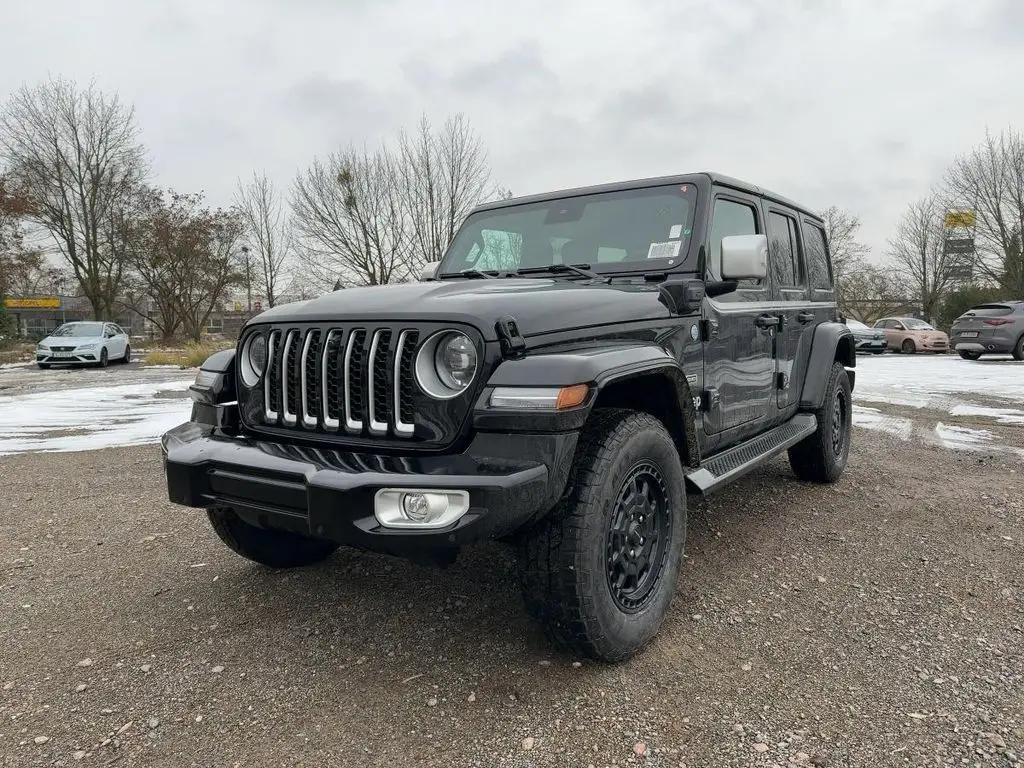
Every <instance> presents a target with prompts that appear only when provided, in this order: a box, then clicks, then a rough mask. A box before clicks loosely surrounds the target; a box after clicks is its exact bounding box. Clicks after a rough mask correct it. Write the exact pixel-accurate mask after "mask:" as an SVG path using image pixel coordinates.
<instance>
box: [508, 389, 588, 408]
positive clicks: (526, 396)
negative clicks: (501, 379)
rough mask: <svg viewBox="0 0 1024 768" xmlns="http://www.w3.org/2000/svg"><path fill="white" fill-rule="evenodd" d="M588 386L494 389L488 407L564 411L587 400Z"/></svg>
mask: <svg viewBox="0 0 1024 768" xmlns="http://www.w3.org/2000/svg"><path fill="white" fill-rule="evenodd" d="M589 393H590V385H589V384H572V385H570V386H568V387H495V388H494V391H493V392H491V396H490V399H489V400H488V405H490V407H491V408H496V409H507V410H519V411H564V410H566V409H569V408H576V407H578V406H580V405H583V403H585V402H586V400H587V395H588V394H589Z"/></svg>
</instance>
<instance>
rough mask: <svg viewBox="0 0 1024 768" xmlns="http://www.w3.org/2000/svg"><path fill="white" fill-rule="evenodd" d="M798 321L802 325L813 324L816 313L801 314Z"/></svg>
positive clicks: (797, 317)
mask: <svg viewBox="0 0 1024 768" xmlns="http://www.w3.org/2000/svg"><path fill="white" fill-rule="evenodd" d="M796 319H797V320H799V321H800V322H801V323H804V324H807V323H809V322H811V321H812V320H813V319H814V313H813V312H801V313H800V314H798V315H797V316H796Z"/></svg>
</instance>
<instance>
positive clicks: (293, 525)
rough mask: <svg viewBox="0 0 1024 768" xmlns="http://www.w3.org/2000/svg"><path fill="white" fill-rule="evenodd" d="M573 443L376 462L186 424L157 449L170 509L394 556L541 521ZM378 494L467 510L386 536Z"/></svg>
mask: <svg viewBox="0 0 1024 768" xmlns="http://www.w3.org/2000/svg"><path fill="white" fill-rule="evenodd" d="M576 438H577V435H576V433H562V434H511V435H510V434H497V433H480V434H478V435H477V436H476V438H475V439H474V440H473V442H472V443H471V444H470V445H469V447H468V448H467V449H466V451H465V452H463V453H459V454H451V455H425V456H415V457H410V456H383V455H377V454H364V453H349V452H345V451H337V450H326V449H323V448H311V447H306V446H301V445H295V444H289V443H280V442H269V441H266V440H261V439H255V438H251V437H240V436H237V437H232V436H230V435H227V434H225V433H224V432H222V431H221V430H219V429H216V428H214V427H212V426H210V425H207V424H203V423H198V422H189V423H187V424H182V425H180V426H178V427H175V428H174V429H172V430H171V431H169V432H167V433H166V434H165V435H164V436H163V439H162V450H163V454H164V466H165V471H166V475H167V489H168V494H169V496H170V500H171V501H172V502H174V503H176V504H181V505H184V506H188V507H215V506H227V507H232V508H233V509H234V510H235V511H236V512H237V513H238V514H239V515H240V516H241V517H242V518H243V519H245V520H247V521H248V522H251V523H254V524H256V525H260V526H263V527H267V528H279V529H282V530H290V531H294V532H297V533H302V534H305V535H309V536H314V537H316V538H321V539H328V540H331V541H336V542H339V543H341V544H347V545H351V546H355V547H360V548H363V549H368V550H372V551H377V552H384V553H388V554H394V555H399V556H414V555H417V554H425V553H427V552H429V551H431V550H434V551H437V550H451V549H457V548H458V547H460V546H462V545H464V544H468V543H470V542H473V541H477V540H481V539H489V538H497V537H501V536H505V535H508V534H511V533H513V532H515V531H516V530H517V529H519V528H521V527H523V526H524V525H526V524H528V523H530V522H531V521H532V520H534V519H536V518H537V517H539V516H541V515H543V514H544V513H545V512H547V511H548V510H550V509H551V507H553V506H554V505H555V503H557V501H558V500H559V498H560V497H561V495H562V492H563V490H564V488H565V485H566V480H567V477H568V472H569V467H570V465H571V462H572V456H573V452H574V451H575V448H576ZM382 488H415V489H447V490H452V489H458V490H464V491H467V492H468V493H469V499H470V508H469V511H468V512H467V513H466V514H465V515H463V516H462V517H461V518H460V519H459V520H457V521H456V522H455V523H453V524H452V525H450V526H449V527H447V528H443V529H434V530H412V529H407V528H402V529H397V528H386V527H384V526H382V525H381V524H380V523H379V522H378V520H377V518H376V517H375V516H374V496H375V494H376V492H377V491H378V490H380V489H382Z"/></svg>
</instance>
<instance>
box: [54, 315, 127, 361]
mask: <svg viewBox="0 0 1024 768" xmlns="http://www.w3.org/2000/svg"><path fill="white" fill-rule="evenodd" d="M131 358H132V348H131V345H130V344H129V343H128V334H127V333H125V332H124V330H123V329H122V328H121V327H120V326H119V325H115V324H114V323H101V322H94V321H83V322H74V323H65V324H64V325H62V326H61V327H60V328H58V329H57V330H56V331H54V332H53V333H51V334H50V335H49V336H47V337H46V338H45V339H43V340H42V341H40V342H39V344H38V345H36V364H37V365H38V366H39V367H40V368H49V367H50V366H51V365H74V364H78V365H100V366H103V367H106V366H107V364H108V363H110V362H116V363H127V362H129V361H130V360H131Z"/></svg>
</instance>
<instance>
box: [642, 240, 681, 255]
mask: <svg viewBox="0 0 1024 768" xmlns="http://www.w3.org/2000/svg"><path fill="white" fill-rule="evenodd" d="M679 246H680V241H679V240H669V241H668V242H667V243H651V247H650V248H648V249H647V258H648V259H674V258H676V257H677V256H678V255H679Z"/></svg>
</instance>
